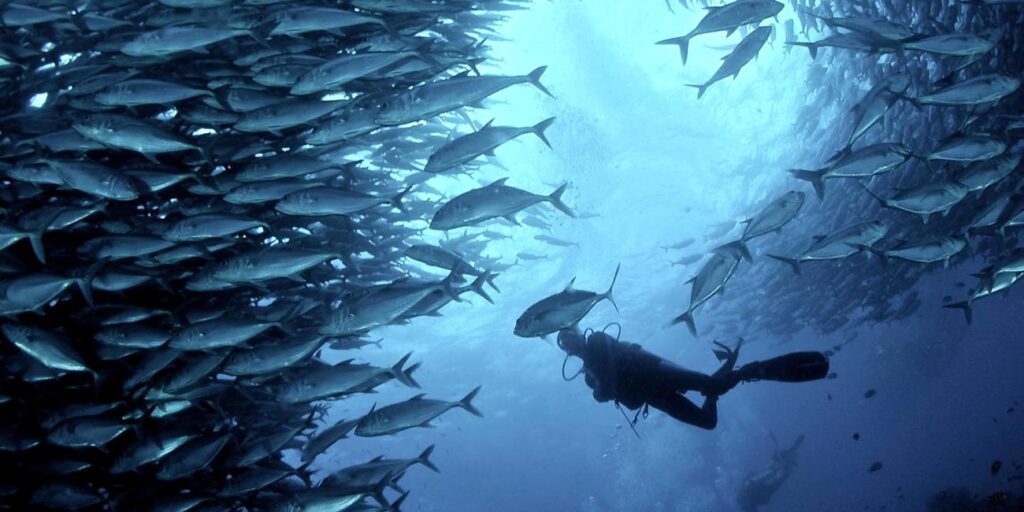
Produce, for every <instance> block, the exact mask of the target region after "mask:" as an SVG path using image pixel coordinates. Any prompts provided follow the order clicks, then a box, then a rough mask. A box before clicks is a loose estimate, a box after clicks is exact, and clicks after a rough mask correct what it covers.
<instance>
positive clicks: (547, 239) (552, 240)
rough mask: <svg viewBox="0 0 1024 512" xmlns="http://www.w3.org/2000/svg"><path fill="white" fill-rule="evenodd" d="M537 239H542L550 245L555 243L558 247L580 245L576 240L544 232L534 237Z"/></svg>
mask: <svg viewBox="0 0 1024 512" xmlns="http://www.w3.org/2000/svg"><path fill="white" fill-rule="evenodd" d="M533 238H534V239H535V240H540V241H541V242H544V243H546V244H548V245H554V246H556V247H579V246H580V244H578V243H576V242H570V241H568V240H562V239H561V238H556V237H553V236H551V235H545V234H543V233H541V234H539V235H536V236H534V237H533Z"/></svg>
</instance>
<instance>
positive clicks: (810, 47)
mask: <svg viewBox="0 0 1024 512" xmlns="http://www.w3.org/2000/svg"><path fill="white" fill-rule="evenodd" d="M786 45H787V46H803V47H804V48H807V53H810V54H811V59H812V60H813V59H817V58H818V45H816V44H814V43H803V42H800V41H793V42H792V43H786Z"/></svg>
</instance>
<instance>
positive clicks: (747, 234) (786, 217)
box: [727, 190, 805, 261]
mask: <svg viewBox="0 0 1024 512" xmlns="http://www.w3.org/2000/svg"><path fill="white" fill-rule="evenodd" d="M804 198H805V195H804V193H803V192H799V191H795V190H791V191H789V192H786V193H785V194H783V195H781V196H779V197H778V198H776V199H775V200H774V201H772V202H771V203H768V205H767V206H765V207H764V208H763V209H762V210H761V211H760V212H758V214H757V215H755V216H753V217H751V218H749V219H747V220H744V221H743V224H744V225H745V226H744V228H743V234H742V235H740V239H739V240H737V241H736V242H732V243H731V244H727V246H729V247H735V248H736V249H738V250H739V251H740V254H742V255H743V258H744V259H746V260H747V261H750V260H751V259H752V257H751V255H750V249H749V248H748V247H747V242H749V241H750V240H753V239H754V238H757V237H759V236H763V235H767V234H768V233H772V232H775V233H781V232H782V227H783V226H785V225H786V224H789V222H790V221H792V220H793V219H794V218H796V216H797V214H799V213H800V209H801V208H802V207H803V205H804Z"/></svg>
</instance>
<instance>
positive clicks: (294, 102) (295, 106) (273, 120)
mask: <svg viewBox="0 0 1024 512" xmlns="http://www.w3.org/2000/svg"><path fill="white" fill-rule="evenodd" d="M348 105H349V102H347V101H344V100H334V101H323V100H320V99H313V100H310V99H304V98H294V99H288V100H284V101H279V102H273V103H270V104H269V105H265V106H261V107H258V108H254V109H252V110H248V111H245V112H244V113H243V114H242V117H241V118H240V119H239V120H238V122H236V123H235V124H233V125H232V128H234V129H236V130H238V131H241V132H246V133H261V132H268V133H270V134H273V135H280V134H281V133H282V130H287V129H289V128H294V127H297V126H303V125H308V124H310V123H313V122H314V121H317V120H318V119H321V118H323V117H325V116H327V115H329V114H331V113H334V112H336V111H338V110H340V109H342V108H345V107H346V106H348Z"/></svg>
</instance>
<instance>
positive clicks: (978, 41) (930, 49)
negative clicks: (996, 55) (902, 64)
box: [901, 33, 995, 57]
mask: <svg viewBox="0 0 1024 512" xmlns="http://www.w3.org/2000/svg"><path fill="white" fill-rule="evenodd" d="M901 46H902V47H903V49H905V50H912V51H919V52H926V53H932V54H936V55H944V56H950V57H973V56H977V55H984V54H986V53H988V52H990V51H991V50H992V48H993V47H994V46H995V44H994V43H992V41H990V40H988V39H985V38H983V37H981V36H977V35H974V34H967V33H953V34H938V35H934V36H929V37H925V38H922V39H916V40H913V41H906V42H904V43H903V44H902V45H901Z"/></svg>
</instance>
